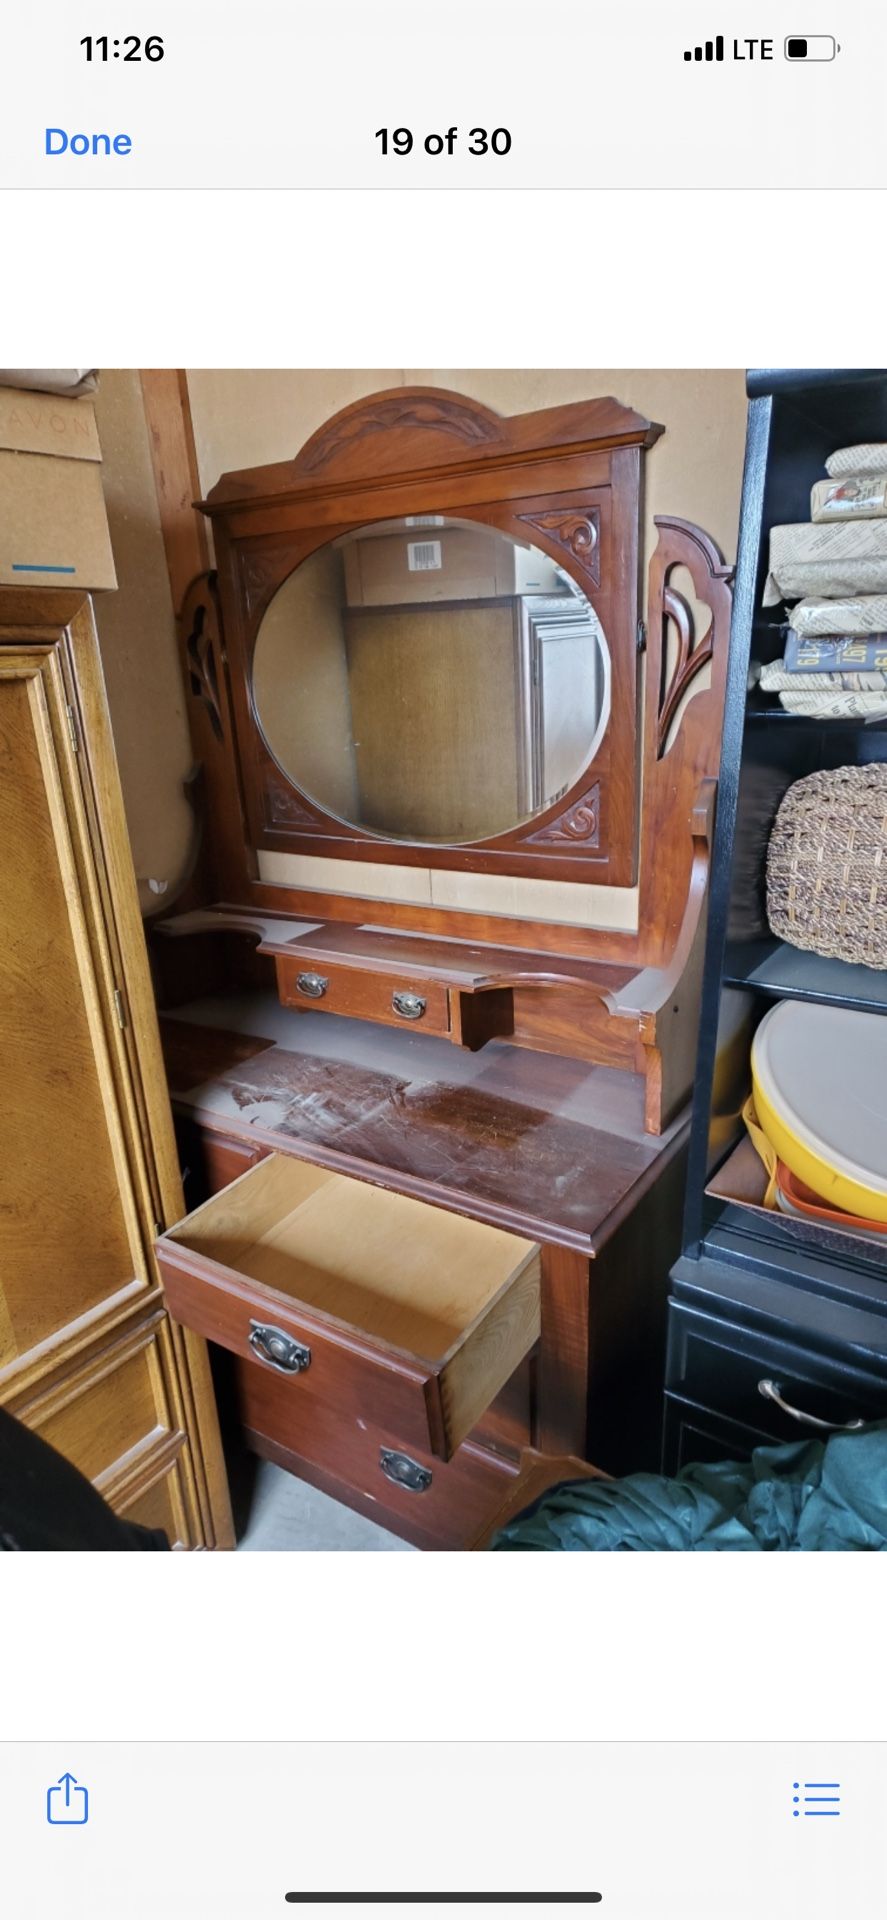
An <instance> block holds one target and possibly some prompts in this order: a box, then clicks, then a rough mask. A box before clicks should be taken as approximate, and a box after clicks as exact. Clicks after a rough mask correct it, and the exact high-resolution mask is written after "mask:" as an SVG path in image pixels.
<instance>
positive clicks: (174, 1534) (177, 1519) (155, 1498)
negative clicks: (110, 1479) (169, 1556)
mask: <svg viewBox="0 0 887 1920" xmlns="http://www.w3.org/2000/svg"><path fill="white" fill-rule="evenodd" d="M111 1504H112V1506H113V1507H114V1508H115V1510H116V1512H117V1513H119V1515H120V1517H121V1519H122V1520H132V1521H134V1522H135V1523H136V1525H137V1526H140V1527H151V1528H153V1529H159V1531H160V1532H161V1533H165V1534H166V1537H167V1540H168V1541H169V1544H170V1546H171V1547H194V1546H197V1545H199V1544H200V1542H198V1541H197V1540H195V1538H194V1535H193V1531H192V1528H191V1526H190V1525H189V1521H188V1502H187V1500H186V1498H185V1491H184V1487H183V1462H182V1460H181V1459H178V1460H174V1461H173V1464H172V1466H171V1467H166V1468H165V1469H164V1470H163V1471H162V1472H161V1473H160V1475H159V1476H158V1478H157V1479H156V1480H152V1481H151V1482H150V1485H148V1486H147V1487H143V1489H142V1491H141V1492H140V1493H137V1494H134V1495H132V1496H131V1497H123V1498H120V1499H113V1498H112V1502H111Z"/></svg>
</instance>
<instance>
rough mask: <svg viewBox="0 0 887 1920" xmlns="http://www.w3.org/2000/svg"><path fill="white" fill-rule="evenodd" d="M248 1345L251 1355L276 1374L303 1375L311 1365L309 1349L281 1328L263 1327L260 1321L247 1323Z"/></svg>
mask: <svg viewBox="0 0 887 1920" xmlns="http://www.w3.org/2000/svg"><path fill="white" fill-rule="evenodd" d="M249 1326H250V1332H249V1343H250V1346H251V1347H252V1350H253V1353H255V1354H257V1355H258V1357H259V1359H260V1360H264V1361H265V1362H266V1365H267V1366H269V1367H274V1368H275V1369H276V1371H277V1372H278V1373H304V1371H305V1368H306V1367H307V1366H310V1364H311V1348H310V1347H303V1346H302V1344H301V1342H300V1341H298V1340H294V1339H293V1336H292V1334H291V1333H284V1330H283V1328H282V1327H265V1326H263V1325H262V1322H261V1320H251V1321H250V1323H249Z"/></svg>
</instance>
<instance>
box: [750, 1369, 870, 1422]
mask: <svg viewBox="0 0 887 1920" xmlns="http://www.w3.org/2000/svg"><path fill="white" fill-rule="evenodd" d="M758 1392H759V1393H760V1394H762V1395H763V1397H764V1399H765V1400H773V1401H774V1402H775V1404H776V1406H777V1407H781V1408H782V1411H783V1413H787V1414H790V1416H791V1418H792V1419H793V1420H799V1421H800V1423H801V1425H802V1427H819V1428H820V1430H821V1432H823V1433H856V1432H857V1430H858V1429H859V1428H860V1427H864V1426H865V1421H864V1420H819V1419H818V1418H817V1416H816V1414H815V1413H802V1412H801V1409H800V1407H792V1406H790V1405H789V1402H788V1401H787V1400H783V1397H782V1388H781V1386H780V1385H779V1382H778V1380H759V1381H758Z"/></svg>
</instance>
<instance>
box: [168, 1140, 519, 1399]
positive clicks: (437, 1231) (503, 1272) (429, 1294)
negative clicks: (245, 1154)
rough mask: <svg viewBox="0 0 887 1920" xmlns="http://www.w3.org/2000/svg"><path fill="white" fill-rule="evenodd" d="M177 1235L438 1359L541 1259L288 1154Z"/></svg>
mask: <svg viewBox="0 0 887 1920" xmlns="http://www.w3.org/2000/svg"><path fill="white" fill-rule="evenodd" d="M166 1239H167V1241H173V1242H175V1243H176V1244H177V1245H178V1246H180V1247H183V1248H186V1249H189V1250H190V1251H191V1252H193V1253H196V1254H198V1255H203V1256H204V1257H205V1258H207V1259H209V1260H212V1261H215V1262H217V1263H218V1264H219V1265H221V1266H223V1267H226V1268H229V1269H231V1268H233V1269H235V1270H236V1271H237V1272H238V1273H240V1274H243V1275H245V1276H247V1277H248V1278H249V1279H251V1280H253V1281H255V1282H256V1283H258V1284H259V1285H260V1286H262V1287H267V1288H268V1289H269V1290H271V1291H272V1292H273V1293H276V1294H279V1295H283V1296H286V1297H288V1298H290V1299H292V1300H294V1301H297V1302H299V1303H300V1304H301V1305H303V1306H307V1307H311V1308H314V1309H318V1310H320V1311H321V1312H323V1313H325V1314H328V1315H330V1316H332V1317H333V1318H334V1319H336V1320H339V1321H342V1322H344V1323H346V1324H347V1325H348V1326H350V1327H355V1328H358V1329H359V1330H360V1331H361V1332H362V1333H364V1334H366V1335H367V1336H368V1337H369V1338H370V1339H372V1340H379V1341H382V1342H384V1343H385V1344H386V1345H388V1346H392V1347H396V1348H399V1349H400V1350H402V1351H405V1352H408V1353H414V1354H420V1355H422V1356H423V1358H424V1359H426V1360H429V1361H441V1360H443V1359H444V1358H445V1357H446V1355H447V1354H448V1353H449V1352H450V1351H451V1350H452V1349H453V1347H455V1346H457V1345H458V1344H459V1342H460V1341H461V1340H462V1338H463V1336H464V1334H465V1333H466V1331H467V1330H468V1329H469V1328H470V1327H472V1326H473V1325H474V1324H475V1323H476V1322H477V1321H478V1319H480V1318H482V1317H483V1316H484V1314H485V1313H486V1311H487V1309H488V1308H490V1307H491V1306H492V1304H493V1302H494V1301H495V1300H496V1298H497V1296H498V1295H499V1294H500V1293H501V1292H502V1291H503V1290H504V1289H506V1288H507V1287H508V1286H509V1285H510V1283H511V1282H512V1281H513V1280H514V1278H515V1277H516V1275H517V1274H519V1273H521V1272H523V1270H524V1269H525V1268H526V1267H527V1266H528V1265H530V1264H531V1263H533V1262H536V1263H538V1258H539V1249H538V1247H537V1246H536V1244H535V1242H533V1241H531V1240H523V1239H521V1238H519V1236H518V1235H516V1234H512V1233H506V1232H504V1231H502V1230H501V1229H500V1228H498V1227H490V1226H486V1225H484V1224H482V1223H481V1222H478V1221H475V1220H467V1219H465V1218H463V1217H462V1216H461V1215H459V1214H453V1213H445V1212H443V1211H441V1209H439V1208H437V1207H431V1206H428V1205H427V1204H426V1203H425V1202H424V1201H420V1200H412V1199H410V1198H408V1197H407V1196H405V1195H403V1194H397V1193H389V1192H386V1191H384V1190H383V1189H382V1188H380V1187H372V1186H369V1185H367V1184H365V1183H363V1182H361V1181H357V1180H352V1179H350V1178H348V1177H347V1176H345V1175H343V1174H337V1173H331V1172H329V1171H328V1170H327V1169H325V1168H321V1167H314V1166H310V1165H309V1164H308V1163H307V1162H305V1161H301V1160H295V1159H291V1158H289V1157H288V1156H286V1155H279V1154H273V1155H272V1156H271V1157H270V1158H269V1159H267V1160H264V1161H262V1163H261V1164H260V1165H259V1166H257V1167H254V1168H253V1169H252V1170H251V1171H250V1172H249V1173H246V1174H244V1175H243V1176H242V1177H241V1178H240V1179H239V1180H237V1181H235V1182H234V1184H233V1185H231V1186H229V1187H227V1188H226V1189H225V1190H224V1192H222V1193H219V1194H216V1195H215V1196H214V1197H213V1199H211V1200H209V1201H207V1202H206V1204H205V1205H204V1206H202V1207H200V1208H198V1210H197V1211H196V1212H195V1213H193V1214H190V1215H189V1216H188V1218H187V1219H186V1220H184V1221H182V1223H181V1224H180V1225H179V1226H177V1227H175V1228H173V1229H172V1230H171V1231H170V1232H169V1233H168V1234H167V1236H166ZM519 1357H520V1356H518V1358H519ZM515 1364H516V1362H515Z"/></svg>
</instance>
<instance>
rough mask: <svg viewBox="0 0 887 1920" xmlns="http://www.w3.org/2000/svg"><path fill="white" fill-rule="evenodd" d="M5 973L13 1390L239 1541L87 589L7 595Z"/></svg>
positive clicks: (1, 617)
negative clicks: (170, 1292) (161, 1269)
mask: <svg viewBox="0 0 887 1920" xmlns="http://www.w3.org/2000/svg"><path fill="white" fill-rule="evenodd" d="M0 983H2V1008H3V1012H2V1058H3V1068H4V1073H3V1078H4V1098H3V1101H2V1105H0V1399H2V1401H3V1404H5V1405H6V1406H7V1407H8V1408H9V1410H10V1412H12V1413H13V1414H15V1415H16V1416H17V1417H18V1418H20V1419H23V1420H25V1421H26V1422H27V1423H28V1424H30V1425H33V1426H34V1427H35V1428H37V1429H38V1430H39V1431H41V1432H42V1433H43V1435H44V1437H45V1438H46V1439H47V1440H48V1441H50V1443H51V1444H52V1445H54V1446H55V1447H57V1448H58V1449H59V1450H60V1451H61V1452H62V1453H63V1454H65V1456H66V1457H67V1458H68V1459H70V1460H72V1461H73V1462H74V1464H75V1465H77V1466H78V1467H80V1468H81V1469H82V1471H83V1472H84V1473H86V1474H87V1475H88V1477H89V1478H90V1479H91V1480H92V1481H93V1483H94V1484H95V1485H96V1486H97V1487H98V1488H99V1490H100V1491H102V1492H103V1493H106V1494H107V1496H108V1498H109V1499H110V1500H111V1502H112V1504H113V1505H115V1506H117V1507H118V1508H119V1509H120V1510H121V1511H124V1510H128V1504H129V1506H130V1507H131V1504H132V1502H133V1501H136V1502H138V1500H139V1499H141V1498H143V1497H144V1494H145V1486H146V1484H147V1481H146V1476H147V1479H150V1478H151V1475H152V1473H153V1475H154V1477H155V1478H162V1477H163V1476H166V1477H167V1478H168V1477H169V1475H170V1474H173V1475H174V1478H175V1482H176V1496H175V1499H173V1497H172V1495H171V1496H170V1499H171V1500H172V1506H171V1507H170V1509H169V1511H170V1512H171V1513H172V1512H173V1511H174V1531H175V1533H176V1536H177V1538H180V1539H181V1540H182V1542H183V1543H184V1542H185V1541H186V1540H187V1543H188V1544H191V1545H201V1546H211V1545H221V1544H226V1543H227V1542H228V1541H229V1540H230V1516H229V1510H228V1502H227V1493H226V1490H225V1483H224V1474H223V1468H222V1461H221V1453H220V1445H219V1438H218V1430H217V1424H216V1416H215V1409H214V1404H213V1400H212V1396H211V1390H210V1386H209V1376H208V1371H207V1364H206V1357H205V1354H204V1351H203V1347H202V1343H201V1342H200V1341H199V1340H198V1339H196V1338H195V1337H194V1336H192V1335H183V1334H182V1332H181V1330H180V1329H178V1328H175V1327H173V1325H172V1323H171V1322H170V1321H169V1320H168V1318H167V1316H166V1312H165V1308H164V1306H163V1301H162V1295H161V1292H160V1285H159V1280H158V1275H157V1269H156V1265H155V1261H154V1256H153V1251H152V1246H153V1240H154V1238H155V1235H156V1233H157V1231H158V1228H160V1227H161V1226H163V1225H164V1224H165V1223H166V1221H167V1220H169V1219H175V1218H177V1217H178V1216H179V1214H180V1213H181V1212H182V1210H183V1204H182V1196H181V1186H180V1181H179V1174H178V1167H177V1163H176V1159H175V1148H174V1140H173V1135H172V1126H171V1118H170V1112H169V1103H168V1098H167V1094H166V1088H165V1083H164V1081H163V1077H162V1068H161V1064H160V1057H159V1043H158V1036H157V1023H156V1016H155V1013H154V1007H153V1001H152V997H151V988H150V980H149V974H148V963H147V954H146V949H145V944H144V937H143V933H142V927H141V921H140V918H139V913H138V907H137V902H136V894H135V882H134V878H133V872H132V864H131V859H130V855H129V848H128V843H127V839H126V830H125V825H124V819H123V809H122V802H121V797H120V789H119V784H118V779H117V770H116V764H115V761H114V755H113V748H112V745H111V739H110V733H109V728H108V720H107V712H106V707H105V700H104V690H103V685H102V680H101V671H100V667H99V661H98V652H97V645H96V638H95V629H94V625H93V619H92V611H91V607H90V603H89V601H88V600H87V599H86V598H84V597H83V596H82V595H78V594H73V593H70V594H69V593H60V592H54V591H48V592H43V591H41V590H39V589H22V590H20V591H19V590H16V589H12V588H9V589H3V591H2V594H0ZM143 1482H144V1483H145V1484H143ZM176 1502H177V1504H176Z"/></svg>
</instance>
